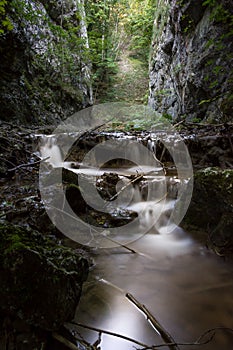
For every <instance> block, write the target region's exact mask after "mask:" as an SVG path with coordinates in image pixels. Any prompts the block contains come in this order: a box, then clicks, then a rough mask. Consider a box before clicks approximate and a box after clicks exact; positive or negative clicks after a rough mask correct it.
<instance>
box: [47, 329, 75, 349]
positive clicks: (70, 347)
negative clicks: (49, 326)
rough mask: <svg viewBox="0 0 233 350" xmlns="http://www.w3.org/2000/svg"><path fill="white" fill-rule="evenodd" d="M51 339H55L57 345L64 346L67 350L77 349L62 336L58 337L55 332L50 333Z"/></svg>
mask: <svg viewBox="0 0 233 350" xmlns="http://www.w3.org/2000/svg"><path fill="white" fill-rule="evenodd" d="M52 337H53V338H54V339H56V340H57V341H59V343H61V344H63V345H65V346H66V347H67V348H69V349H71V350H78V349H79V348H78V347H77V346H76V345H75V344H73V343H71V341H69V340H67V339H66V338H64V337H63V336H62V335H60V334H58V333H56V332H53V333H52Z"/></svg>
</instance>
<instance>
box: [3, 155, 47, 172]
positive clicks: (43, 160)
mask: <svg viewBox="0 0 233 350" xmlns="http://www.w3.org/2000/svg"><path fill="white" fill-rule="evenodd" d="M49 158H50V157H46V158H43V159H40V160H37V161H36V162H33V163H26V164H20V165H17V166H15V167H14V168H11V169H8V171H9V172H10V171H15V170H17V169H20V168H27V167H32V166H34V165H37V164H39V163H43V162H45V161H46V160H48V159H49Z"/></svg>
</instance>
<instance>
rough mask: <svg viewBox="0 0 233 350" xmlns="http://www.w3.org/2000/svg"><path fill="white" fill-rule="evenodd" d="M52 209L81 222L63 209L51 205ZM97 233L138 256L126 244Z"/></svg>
mask: <svg viewBox="0 0 233 350" xmlns="http://www.w3.org/2000/svg"><path fill="white" fill-rule="evenodd" d="M50 208H52V209H55V210H57V211H59V212H60V213H62V214H65V215H67V216H69V217H70V218H72V219H73V220H75V221H77V222H79V220H78V219H77V218H76V217H75V216H73V215H71V214H69V213H67V212H66V211H64V210H62V209H59V208H56V207H54V206H53V205H51V204H50ZM82 223H83V224H84V225H86V226H87V227H88V228H89V225H88V224H86V223H85V222H84V221H82ZM95 232H97V233H98V234H99V235H100V236H102V237H104V238H105V239H106V240H108V241H111V242H113V243H115V244H117V245H119V246H120V247H122V248H125V249H127V250H129V251H130V252H131V253H133V254H136V253H137V252H136V250H134V249H132V248H129V247H128V246H126V245H124V244H122V243H120V242H118V241H115V240H114V239H112V238H110V237H108V236H106V235H104V234H103V233H102V232H99V231H97V230H95Z"/></svg>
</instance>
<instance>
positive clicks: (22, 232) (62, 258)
mask: <svg viewBox="0 0 233 350" xmlns="http://www.w3.org/2000/svg"><path fill="white" fill-rule="evenodd" d="M0 263H1V270H0V280H1V287H0V308H1V309H2V310H4V311H5V312H7V313H9V314H13V315H16V316H17V317H19V318H21V319H22V320H24V321H26V322H27V323H28V324H31V325H33V326H36V327H39V328H42V329H45V330H55V329H58V328H59V327H60V326H61V325H62V324H63V323H64V322H65V321H67V320H69V319H72V318H73V316H74V313H75V308H76V306H77V304H78V301H79V298H80V294H81V289H82V283H83V282H84V281H85V280H86V278H87V273H88V262H87V260H86V259H85V258H84V257H83V255H82V254H81V252H79V253H77V252H74V251H72V250H71V249H69V248H65V247H63V246H61V245H58V244H57V242H56V241H55V240H53V239H51V238H48V237H44V236H43V235H41V234H39V233H38V232H35V231H32V230H27V229H22V228H20V227H17V226H13V225H10V224H9V225H7V224H1V225H0Z"/></svg>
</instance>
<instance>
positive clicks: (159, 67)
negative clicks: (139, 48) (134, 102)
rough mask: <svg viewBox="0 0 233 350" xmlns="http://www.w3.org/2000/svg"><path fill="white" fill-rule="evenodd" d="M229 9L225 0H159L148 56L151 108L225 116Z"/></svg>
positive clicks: (230, 60) (230, 76) (193, 116)
mask: <svg viewBox="0 0 233 350" xmlns="http://www.w3.org/2000/svg"><path fill="white" fill-rule="evenodd" d="M232 25H233V9H232V6H230V5H229V1H227V0H220V1H215V0H213V1H209V2H208V4H206V5H204V3H203V1H202V0H188V1H178V0H172V1H169V2H168V1H165V0H163V1H160V3H159V8H157V9H156V18H155V25H154V37H153V41H152V52H151V59H150V95H149V104H150V106H151V107H152V108H154V109H156V110H157V111H158V112H160V113H163V114H166V115H167V114H168V115H170V116H172V118H173V119H177V120H179V119H181V118H186V119H187V120H195V121H198V120H208V121H210V122H218V121H219V120H224V121H228V120H229V121H230V118H231V115H232V108H233V103H232V99H233V97H232V88H233V83H232V82H233V70H232V68H231V67H233V54H232V52H233V40H232V38H233V34H232Z"/></svg>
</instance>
